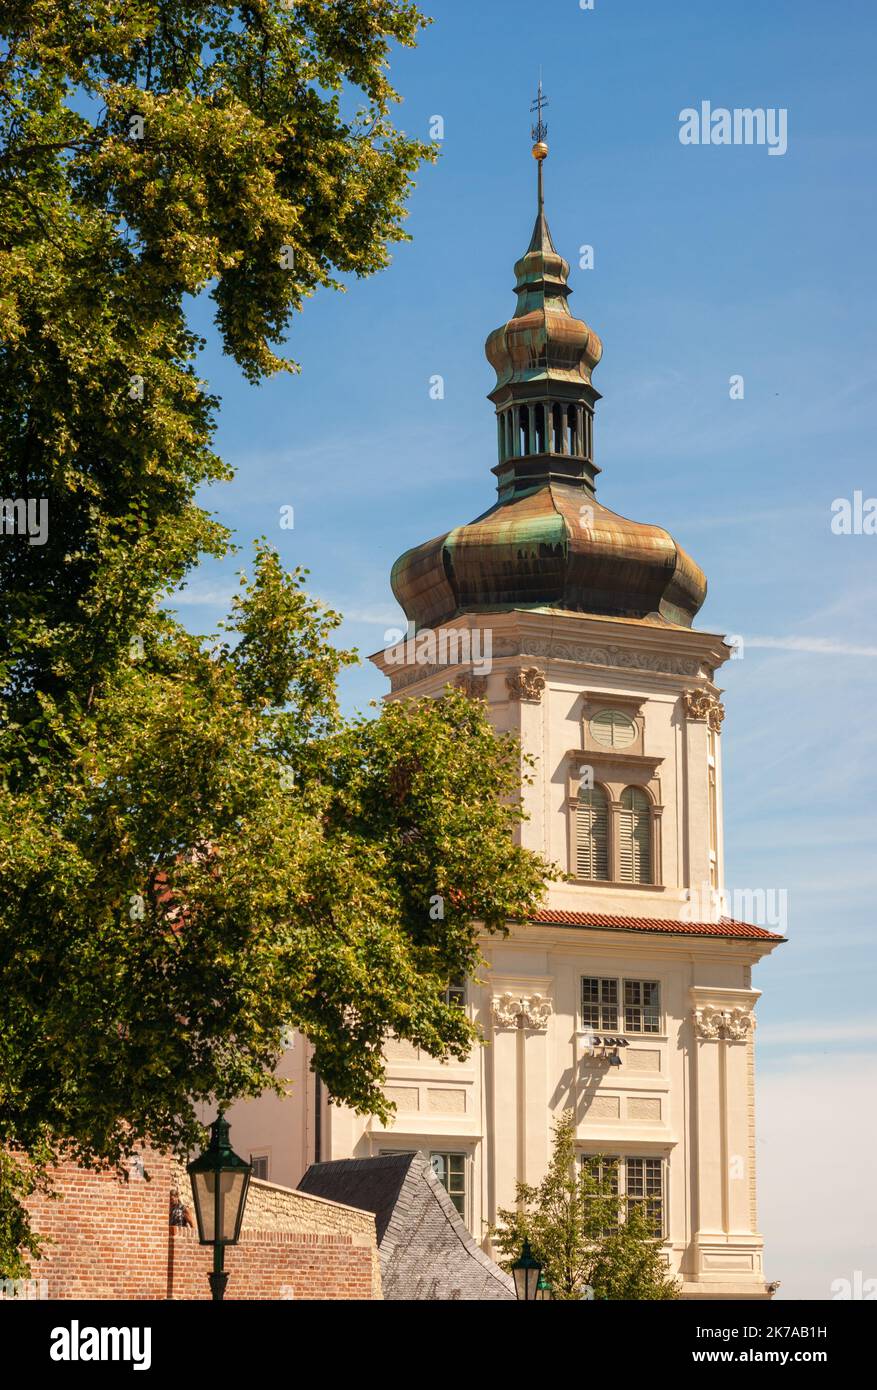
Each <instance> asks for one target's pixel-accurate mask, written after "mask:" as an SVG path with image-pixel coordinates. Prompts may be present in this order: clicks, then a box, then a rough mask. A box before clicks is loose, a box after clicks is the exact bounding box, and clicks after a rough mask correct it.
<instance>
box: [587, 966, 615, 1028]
mask: <svg viewBox="0 0 877 1390" xmlns="http://www.w3.org/2000/svg"><path fill="white" fill-rule="evenodd" d="M582 1027H583V1028H595V1029H600V1030H601V1031H602V1030H604V1029H608V1030H609V1031H610V1032H615V1031H617V1029H618V981H617V980H600V979H595V978H594V977H592V976H589V975H586V976H584V978H583V979H582Z"/></svg>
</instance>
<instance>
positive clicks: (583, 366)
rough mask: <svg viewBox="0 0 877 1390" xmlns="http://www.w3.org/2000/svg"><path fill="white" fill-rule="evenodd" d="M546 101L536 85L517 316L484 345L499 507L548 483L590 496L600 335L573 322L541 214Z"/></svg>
mask: <svg viewBox="0 0 877 1390" xmlns="http://www.w3.org/2000/svg"><path fill="white" fill-rule="evenodd" d="M547 104H548V99H547V97H546V96H545V94H544V93H543V91H542V82H541V80H540V82H539V92H538V95H537V97H536V100H535V101H534V102H533V105H532V108H531V109H532V111H533V112H534V113H535V115H536V123H535V125H534V126H533V128H532V135H533V142H534V143H533V151H532V152H533V158H534V159H535V161H536V169H537V182H536V197H537V206H536V224H535V226H534V228H533V235H532V237H531V238H530V245H529V246H528V248H527V251H526V252H525V254H524V255H523V256H522V258H521V259H520V260H519V261H518V262H517V264H516V266H515V275H516V284H515V293H516V294H517V296H518V303H517V308H516V310H515V315H514V318H512V319H510V320H509V322H508V323H506V324H504V325H503V327H502V328H497V329H496V330H495V331H494V332H493V333H491V335H490V337H489V338H488V340H487V345H486V352H487V357H488V360H489V362H490V363H491V366H492V367H493V368H494V370H495V372H496V387H495V389H494V390H493V391H492V392H491V393H490V396H489V399H490V400H491V401H493V403H494V405H495V406H496V414H497V439H498V452H499V461H498V463H497V465H496V467H495V468H494V470H493V471H494V473H495V474H496V475H497V478H498V490H499V496H500V501H507V500H509V499H511V498H512V497H516V496H520V495H521V494H522V493H526V492H529V491H532V489H533V488H536V487H540V486H542V485H543V484H545V483H546V482H550V481H555V480H556V481H558V482H565V483H573V484H578V485H579V486H581V487H583V488H585V489H586V491H588V492H589V493H591V494H592V493H593V490H594V479H595V477H596V475H597V473H598V472H599V471H600V470H599V469H598V468H597V466H596V464H595V462H594V449H593V438H594V427H593V417H594V406H595V404H596V402H597V401H598V400H599V399H600V393H599V391H597V390H596V389H595V388H594V386H593V385H592V384H591V372H592V370H593V368H594V367H596V365H597V363H598V362H599V360H600V357H601V355H602V351H603V348H602V344H601V342H600V339H599V338H598V337H597V334H596V333H594V332H593V330H592V329H590V328H589V327H588V325H587V324H586V323H583V322H582V321H581V320H580V319H576V318H573V316H572V314H571V313H570V310H569V306H568V304H567V302H566V301H567V299H568V297H569V295H570V294H571V293H572V291H571V290H570V287H569V284H568V277H569V262H568V261H566V260H564V258H563V256H561V255H559V254H558V252H557V250H556V249H555V246H554V242H553V241H552V239H551V232H550V230H549V227H548V220H547V218H546V215H545V179H544V164H545V160H546V159H547V157H548V144H547V138H546V137H547V135H548V126H547V125H546V123H545V120H544V115H543V113H544V109H545V107H546V106H547Z"/></svg>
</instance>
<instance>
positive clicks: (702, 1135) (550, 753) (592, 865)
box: [231, 142, 782, 1299]
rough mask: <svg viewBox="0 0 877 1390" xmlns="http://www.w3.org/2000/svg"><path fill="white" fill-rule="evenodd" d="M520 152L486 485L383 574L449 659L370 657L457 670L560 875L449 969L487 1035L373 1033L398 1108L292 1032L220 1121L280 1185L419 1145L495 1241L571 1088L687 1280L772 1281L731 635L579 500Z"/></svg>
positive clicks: (733, 1291)
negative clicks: (343, 1084)
mask: <svg viewBox="0 0 877 1390" xmlns="http://www.w3.org/2000/svg"><path fill="white" fill-rule="evenodd" d="M543 152H544V153H543ZM534 154H535V155H536V158H537V160H538V167H539V209H538V216H537V220H536V226H535V228H534V232H533V238H532V240H531V243H530V247H529V249H528V251H527V253H526V254H525V256H524V257H523V258H522V260H521V261H519V262H518V265H517V267H516V270H517V273H518V286H517V290H518V309H517V312H516V314H515V316H514V318H513V319H512V320H510V321H509V323H508V324H506V325H505V326H504V327H503V328H501V329H498V330H496V332H495V333H494V334H491V336H490V338H489V339H488V345H487V351H488V357H489V358H490V360H491V362H492V364H493V365H494V367H495V369H496V371H497V387H496V389H495V391H494V392H493V393H492V395H491V399H492V400H493V402H494V404H495V406H496V409H497V419H498V437H499V462H498V464H497V465H496V467H495V468H494V472H495V473H496V475H497V477H498V481H499V488H498V491H499V500H498V502H497V504H496V506H495V507H494V508H492V509H491V511H490V512H488V513H487V514H485V516H484V517H482V518H479V519H478V521H476V522H474V523H472V524H471V525H470V526H468V527H459V528H456V529H455V531H453V532H450V533H449V534H448V535H447V536H445V537H439V538H438V539H437V540H435V541H430V542H427V543H426V544H425V545H423V546H420V547H418V548H417V549H416V550H414V551H410V552H408V554H407V555H406V556H403V557H402V559H401V560H400V561H399V562H397V565H396V567H395V568H394V572H393V585H394V589H395V591H396V595H397V598H398V599H399V601H400V603H401V604H402V607H403V608H404V609H405V611H406V614H407V616H408V618H409V620H410V622H411V623H412V624H413V629H412V630H416V631H417V632H419V633H424V632H433V633H435V635H436V642H435V643H434V647H435V650H436V651H437V652H440V653H443V654H444V655H445V657H447V654H448V653H451V654H452V655H453V657H454V660H452V661H451V662H448V660H447V659H445V660H441V659H439V660H433V661H429V660H427V661H424V660H422V659H418V649H417V644H416V643H411V642H409V643H408V644H407V645H406V644H405V643H402V644H400V645H399V646H398V647H397V648H396V649H390V650H389V651H387V652H383V653H381V654H379V655H378V656H376V657H375V658H373V659H374V660H375V662H376V664H377V665H378V667H379V668H380V669H381V670H382V671H383V672H384V674H386V675H387V676H388V678H389V679H390V681H391V696H390V698H411V697H430V696H438V695H440V694H441V692H442V690H443V689H444V688H445V686H446V685H447V684H448V682H449V681H450V682H452V683H455V684H459V685H462V687H463V688H464V689H465V690H466V692H467V694H469V695H470V696H471V698H473V699H481V700H484V701H485V703H486V708H487V710H488V713H489V717H490V719H491V721H492V722H493V724H494V725H495V727H496V728H497V730H499V731H501V732H511V733H514V734H515V735H516V736H517V737H518V739H519V740H520V745H521V751H522V756H524V755H530V756H532V757H533V758H534V759H535V763H536V772H535V775H534V776H533V780H532V782H531V783H530V784H524V786H523V792H522V795H523V801H524V808H525V810H526V812H527V817H528V818H527V820H526V821H524V822H523V824H522V826H521V829H520V835H521V839H522V842H523V843H524V844H525V845H527V846H528V847H530V848H532V849H534V850H536V851H538V852H539V853H540V854H541V855H543V856H544V857H545V858H546V859H547V860H550V861H552V862H554V863H555V864H557V865H559V867H560V868H561V870H562V871H563V873H564V875H565V876H566V877H565V878H564V879H563V880H562V881H558V882H556V883H552V884H550V885H549V887H548V889H547V891H546V897H545V902H544V906H543V908H542V910H541V911H540V912H538V913H537V914H536V915H535V916H534V918H533V920H531V921H529V922H528V923H526V924H524V925H514V926H512V927H511V928H510V931H509V935H508V936H507V937H505V938H499V937H496V936H491V937H485V939H484V940H483V942H482V950H483V954H484V959H485V962H486V964H485V968H484V969H483V970H482V971H481V972H480V975H479V978H478V979H477V980H475V981H467V982H460V983H459V985H458V986H457V987H455V989H456V996H457V997H458V998H459V1001H460V1003H461V1005H462V1006H463V1007H465V1008H466V1009H467V1010H469V1012H470V1014H471V1017H472V1018H473V1019H474V1020H475V1021H476V1022H477V1023H478V1024H479V1025H480V1029H481V1032H482V1035H483V1039H484V1041H483V1043H482V1044H481V1045H479V1046H476V1047H475V1048H474V1049H473V1052H472V1054H471V1056H470V1057H469V1059H468V1060H467V1061H465V1062H456V1061H454V1062H449V1063H437V1062H435V1061H433V1060H432V1059H431V1058H429V1057H428V1056H426V1055H424V1054H422V1053H418V1052H417V1051H416V1050H415V1049H414V1048H412V1047H411V1046H410V1045H409V1044H407V1043H403V1042H400V1041H397V1040H393V1039H389V1040H388V1042H387V1048H386V1059H387V1085H386V1092H387V1095H388V1097H389V1098H390V1099H391V1100H392V1101H393V1102H394V1103H395V1106H396V1112H395V1118H394V1120H393V1122H392V1124H389V1125H382V1124H380V1123H379V1122H378V1121H377V1120H374V1119H368V1118H364V1117H361V1116H357V1115H355V1114H353V1113H352V1112H351V1111H348V1110H346V1109H345V1108H343V1107H337V1106H334V1105H332V1104H331V1103H330V1101H329V1098H328V1097H327V1096H326V1094H325V1091H324V1089H323V1088H322V1087H321V1086H320V1083H319V1081H318V1079H317V1078H316V1077H315V1076H314V1075H313V1073H312V1072H311V1071H310V1068H309V1055H308V1045H307V1042H306V1040H305V1039H302V1038H299V1039H296V1042H295V1044H294V1046H293V1048H292V1049H291V1051H290V1052H289V1053H287V1054H286V1055H285V1056H284V1058H283V1059H282V1061H281V1063H280V1066H279V1069H278V1070H279V1072H280V1074H282V1075H284V1076H288V1077H290V1078H291V1085H290V1088H289V1095H288V1097H287V1098H285V1099H282V1100H280V1099H277V1098H275V1097H263V1098H262V1099H261V1100H259V1101H256V1102H251V1103H249V1104H241V1105H238V1106H236V1107H235V1109H234V1111H233V1113H232V1115H231V1119H232V1122H233V1129H234V1135H235V1143H236V1145H237V1146H238V1147H239V1149H240V1150H241V1151H242V1152H246V1150H247V1149H249V1151H250V1152H251V1153H252V1155H253V1156H254V1158H255V1159H256V1161H257V1163H258V1165H259V1167H258V1171H259V1172H260V1173H261V1174H264V1176H266V1177H269V1178H270V1179H271V1181H273V1182H278V1183H282V1184H286V1185H289V1186H295V1184H296V1183H297V1182H298V1180H299V1179H300V1177H301V1175H302V1173H303V1172H304V1170H305V1168H306V1167H307V1166H308V1164H309V1163H311V1162H313V1161H315V1160H321V1161H327V1160H330V1159H336V1158H350V1157H367V1156H369V1155H376V1154H380V1153H383V1152H388V1151H393V1150H397V1151H398V1150H407V1149H422V1150H425V1151H427V1152H429V1153H430V1154H431V1155H432V1156H433V1163H434V1168H435V1171H436V1173H437V1175H438V1176H439V1177H440V1180H441V1181H442V1182H443V1183H444V1184H445V1186H446V1187H447V1189H448V1191H449V1193H450V1195H451V1197H452V1199H453V1200H454V1202H455V1204H456V1205H457V1208H458V1210H459V1211H460V1212H461V1214H462V1215H463V1216H464V1219H465V1220H466V1222H467V1223H468V1225H469V1228H470V1230H471V1231H472V1233H473V1234H474V1235H475V1236H476V1238H477V1239H479V1240H481V1241H483V1242H484V1246H485V1249H488V1250H489V1248H490V1246H489V1228H490V1226H491V1225H492V1224H493V1223H494V1222H495V1221H496V1216H497V1210H498V1208H500V1207H509V1206H513V1205H514V1198H515V1184H516V1182H519V1181H526V1182H530V1183H536V1182H538V1181H539V1180H540V1179H541V1178H542V1177H543V1176H544V1173H545V1169H546V1166H547V1162H548V1157H549V1153H550V1147H551V1132H552V1123H553V1121H554V1120H555V1119H556V1118H557V1117H558V1116H559V1115H560V1114H561V1112H562V1111H564V1110H565V1109H567V1108H572V1110H573V1112H574V1115H575V1122H576V1136H577V1144H578V1149H579V1153H580V1157H581V1160H582V1161H587V1160H588V1159H593V1158H594V1157H595V1156H597V1155H601V1156H603V1157H604V1158H606V1159H612V1160H616V1161H617V1167H618V1175H619V1176H618V1181H619V1189H620V1192H621V1193H622V1195H623V1196H625V1197H626V1198H627V1199H628V1201H631V1202H632V1201H637V1200H649V1202H650V1205H651V1209H652V1210H653V1211H654V1212H655V1213H656V1219H657V1220H658V1221H659V1223H660V1227H661V1232H662V1235H663V1237H664V1241H665V1251H666V1255H667V1260H668V1264H669V1266H670V1268H671V1269H672V1270H673V1271H674V1272H676V1273H677V1274H678V1275H679V1277H680V1279H681V1282H682V1288H683V1294H684V1296H686V1297H692V1298H740V1299H744V1298H764V1297H767V1296H768V1285H767V1284H766V1280H765V1273H764V1268H763V1259H762V1238H761V1236H760V1235H759V1232H758V1220H757V1209H756V1174H755V1119H754V1104H755V1102H754V1085H755V1082H754V1035H755V1005H756V1001H757V999H758V993H759V992H758V990H757V989H753V986H752V967H753V965H755V964H756V963H757V962H758V961H759V960H760V959H761V957H762V956H764V955H765V954H766V953H768V952H769V951H771V950H773V949H774V948H775V946H776V945H777V944H778V942H780V941H781V940H782V938H781V937H779V936H777V935H775V934H773V933H771V932H769V931H767V930H766V929H764V928H762V927H757V926H753V925H748V924H745V923H740V922H735V921H733V920H730V919H729V918H727V917H725V916H723V915H722V901H723V881H724V879H723V845H722V764H721V726H722V720H723V717H724V710H723V708H722V705H721V701H720V695H721V691H720V689H719V687H718V686H717V685H716V683H715V677H716V674H717V672H718V669H719V667H720V666H721V665H722V663H723V662H724V661H725V660H726V659H727V658H728V657H729V655H730V649H729V647H728V646H727V645H726V644H725V643H724V642H723V640H722V639H721V638H720V637H718V636H715V635H713V634H710V633H705V632H700V631H697V630H696V629H695V628H694V627H693V626H692V620H693V617H694V614H695V613H696V611H697V608H698V607H699V606H700V603H702V601H703V597H704V596H705V589H706V585H705V580H704V579H703V576H702V575H701V573H700V571H699V570H698V568H697V566H696V565H695V564H694V562H693V561H691V560H690V559H689V557H688V556H687V555H686V554H685V552H684V551H682V550H681V548H680V547H678V546H677V545H676V543H675V542H674V541H673V540H672V537H669V536H668V534H667V532H666V531H663V530H662V529H661V528H658V527H653V526H643V525H639V524H637V523H634V522H630V521H627V520H626V519H625V518H621V517H618V516H616V515H615V514H613V513H611V512H609V511H608V510H607V509H605V508H604V507H602V506H601V505H600V504H599V503H598V502H597V501H596V493H595V485H594V484H595V478H596V474H597V473H598V472H599V469H598V468H597V466H596V464H595V463H594V461H593V413H594V406H595V404H596V401H597V400H598V399H599V396H598V393H597V392H596V391H595V390H594V388H593V386H592V384H591V371H592V369H593V367H595V366H596V364H597V362H598V361H599V358H600V355H601V345H600V342H599V339H598V338H597V337H596V335H595V334H594V333H593V332H592V330H590V329H589V328H588V327H587V325H585V324H584V323H582V322H581V321H579V320H576V319H573V318H572V317H571V315H570V312H569V309H568V307H567V304H566V299H567V296H568V294H569V292H570V291H569V287H568V284H567V277H568V273H569V266H568V265H567V263H566V262H565V261H564V260H563V259H562V257H560V256H559V255H558V254H557V252H556V251H555V249H554V247H553V244H552V242H551V236H550V233H549V231H548V226H547V222H546V221H545V215H544V208H543V200H542V161H543V160H544V157H545V154H547V148H546V146H545V145H544V143H543V142H540V143H537V145H536V146H535V147H534ZM448 634H450V635H451V640H449V641H448V642H447V643H443V642H442V641H441V640H439V639H441V638H442V636H443V635H444V636H447V635H448ZM427 650H428V644H427V645H426V646H422V647H421V648H420V649H419V652H420V655H421V657H422V655H423V652H424V651H427ZM472 653H476V654H477V656H478V659H476V660H473V659H472ZM466 656H468V659H467V660H463V657H466ZM522 772H523V768H522Z"/></svg>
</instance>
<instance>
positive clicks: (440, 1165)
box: [429, 1153, 468, 1221]
mask: <svg viewBox="0 0 877 1390" xmlns="http://www.w3.org/2000/svg"><path fill="white" fill-rule="evenodd" d="M429 1159H430V1162H431V1164H432V1171H433V1172H434V1173H435V1175H436V1177H437V1178H438V1180H439V1182H440V1183H441V1185H442V1187H443V1188H444V1189H445V1191H446V1192H447V1194H448V1196H449V1197H450V1199H451V1201H452V1202H453V1204H454V1206H455V1207H456V1208H457V1211H458V1212H459V1213H460V1215H461V1216H462V1218H463V1220H464V1221H465V1220H466V1197H467V1195H468V1194H467V1191H466V1155H465V1154H454V1153H431V1154H430V1156H429Z"/></svg>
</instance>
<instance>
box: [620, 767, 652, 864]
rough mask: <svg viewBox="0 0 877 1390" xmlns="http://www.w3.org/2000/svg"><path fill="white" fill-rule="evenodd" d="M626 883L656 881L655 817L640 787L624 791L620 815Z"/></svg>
mask: <svg viewBox="0 0 877 1390" xmlns="http://www.w3.org/2000/svg"><path fill="white" fill-rule="evenodd" d="M618 836H619V856H620V861H621V882H622V883H651V881H652V820H651V813H650V810H649V799H648V797H647V796H646V794H645V792H643V791H640V789H639V788H638V787H625V789H624V791H623V792H622V793H621V811H620V813H619V817H618Z"/></svg>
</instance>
